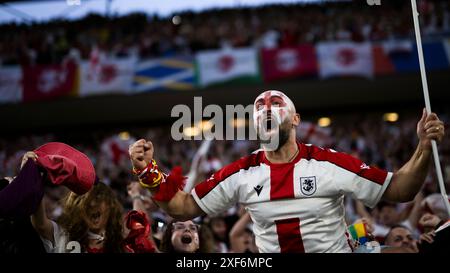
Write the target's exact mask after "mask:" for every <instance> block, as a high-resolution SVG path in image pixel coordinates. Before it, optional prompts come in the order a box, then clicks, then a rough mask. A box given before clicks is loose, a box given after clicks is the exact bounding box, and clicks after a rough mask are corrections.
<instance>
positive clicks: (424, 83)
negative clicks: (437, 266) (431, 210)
mask: <svg viewBox="0 0 450 273" xmlns="http://www.w3.org/2000/svg"><path fill="white" fill-rule="evenodd" d="M411 6H412V13H413V19H414V30H415V32H416V43H417V53H418V54H419V65H420V74H421V76H422V87H423V96H424V98H425V108H426V110H427V112H428V114H429V113H431V104H430V95H429V94H428V82H427V74H426V71H425V61H424V58H423V49H422V37H421V35H420V25H419V12H418V11H417V3H416V0H411ZM431 147H432V149H433V159H434V165H435V167H436V174H437V178H438V182H439V188H440V190H441V195H442V198H443V199H444V204H445V206H446V208H447V212H448V215H449V216H450V203H449V201H448V196H447V192H446V190H445V184H444V177H443V176H442V169H441V164H440V161H439V154H438V149H437V144H436V141H434V140H432V141H431Z"/></svg>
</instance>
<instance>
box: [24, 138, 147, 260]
mask: <svg viewBox="0 0 450 273" xmlns="http://www.w3.org/2000/svg"><path fill="white" fill-rule="evenodd" d="M58 145H60V144H58ZM69 147H70V146H69ZM70 148H71V147H70ZM35 152H36V151H35ZM35 152H28V153H26V154H25V156H24V157H23V160H22V166H23V165H24V164H25V163H26V162H27V161H28V160H29V159H32V160H33V161H34V162H36V164H37V165H39V166H41V167H43V168H44V169H46V170H47V177H48V179H49V180H51V181H52V182H53V183H54V184H56V183H55V182H54V181H55V180H56V179H58V178H59V177H60V176H61V175H60V174H59V173H64V174H62V175H67V170H68V169H71V168H70V167H69V168H66V167H62V169H64V171H61V170H59V171H55V170H56V169H57V168H56V167H55V166H57V167H58V168H59V167H60V166H66V165H67V164H66V162H64V164H60V158H59V159H57V160H56V161H58V164H53V163H52V164H42V163H41V162H45V161H44V160H43V159H42V157H48V158H47V159H50V160H53V159H54V157H55V154H54V153H50V154H51V155H50V156H49V155H48V154H41V153H35ZM72 152H73V151H72ZM76 152H77V153H80V152H78V151H76ZM76 156H77V157H75V156H72V155H71V154H66V155H65V157H67V158H68V160H66V161H68V162H70V161H72V160H75V161H76V160H79V154H77V155H76ZM86 158H87V157H86ZM83 160H84V159H83ZM48 162H49V161H48V160H47V163H48ZM75 164H77V162H75ZM74 169H76V168H74ZM50 172H52V173H51V174H50ZM50 176H52V177H50ZM82 176H83V174H81V175H77V177H82ZM77 183H78V184H80V183H83V181H76V179H73V180H72V181H70V184H67V183H66V181H62V182H61V184H62V185H66V186H67V187H68V188H69V189H70V190H71V192H70V193H69V194H68V195H67V196H66V197H65V198H64V199H63V212H62V215H61V216H60V217H59V218H58V220H57V221H53V220H51V219H49V218H48V217H47V215H46V210H45V201H44V200H42V201H41V204H40V205H39V207H38V209H37V211H36V212H35V213H34V214H33V215H32V216H31V222H32V225H33V227H34V229H35V230H36V231H37V232H38V234H39V235H40V237H41V240H42V242H43V244H44V247H45V249H46V251H47V252H50V253H66V252H74V253H79V252H85V253H86V252H87V253H117V252H154V250H155V249H154V247H153V245H152V243H151V242H149V241H148V240H147V237H148V236H149V232H150V231H149V224H148V220H147V217H146V216H145V214H144V213H141V212H138V211H131V212H130V213H128V215H127V217H126V226H127V228H128V229H130V232H129V234H128V237H127V238H124V228H123V225H124V222H123V217H122V215H123V214H122V212H123V208H122V205H121V204H120V202H119V201H118V199H117V197H116V196H115V194H114V192H113V191H112V190H111V189H110V188H109V187H108V186H107V185H105V184H104V183H101V182H97V183H95V184H93V185H91V186H89V187H86V186H85V185H84V186H83V187H84V189H80V187H79V186H78V185H77ZM85 184H86V183H85Z"/></svg>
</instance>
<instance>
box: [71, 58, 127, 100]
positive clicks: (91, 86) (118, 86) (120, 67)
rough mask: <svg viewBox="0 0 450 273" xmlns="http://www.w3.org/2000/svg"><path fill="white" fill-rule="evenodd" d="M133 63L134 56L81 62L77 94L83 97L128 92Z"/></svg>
mask: <svg viewBox="0 0 450 273" xmlns="http://www.w3.org/2000/svg"><path fill="white" fill-rule="evenodd" d="M135 64H136V59H135V58H125V59H104V60H102V61H101V62H98V63H92V62H91V61H90V62H83V63H81V65H80V70H81V86H80V91H79V95H80V96H81V97H84V96H92V95H104V94H111V93H122V94H123V93H130V92H131V89H132V88H131V87H132V82H133V74H134V68H135Z"/></svg>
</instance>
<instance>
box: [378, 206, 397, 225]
mask: <svg viewBox="0 0 450 273" xmlns="http://www.w3.org/2000/svg"><path fill="white" fill-rule="evenodd" d="M379 218H380V222H381V223H382V224H384V225H386V226H393V225H396V224H397V223H398V214H397V210H396V209H395V207H392V206H385V207H383V208H382V209H381V210H380V213H379Z"/></svg>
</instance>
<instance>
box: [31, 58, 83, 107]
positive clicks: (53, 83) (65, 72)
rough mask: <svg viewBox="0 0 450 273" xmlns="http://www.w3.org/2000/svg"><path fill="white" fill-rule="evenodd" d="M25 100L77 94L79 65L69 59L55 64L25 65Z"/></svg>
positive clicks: (39, 99)
mask: <svg viewBox="0 0 450 273" xmlns="http://www.w3.org/2000/svg"><path fill="white" fill-rule="evenodd" d="M22 69H23V78H24V79H26V80H24V81H23V101H24V102H29V101H41V100H49V99H53V98H58V97H63V96H69V95H75V92H76V90H77V88H78V80H79V79H78V71H77V70H78V66H77V64H76V63H75V62H72V61H68V62H64V63H62V64H55V65H34V66H25V67H22Z"/></svg>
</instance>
